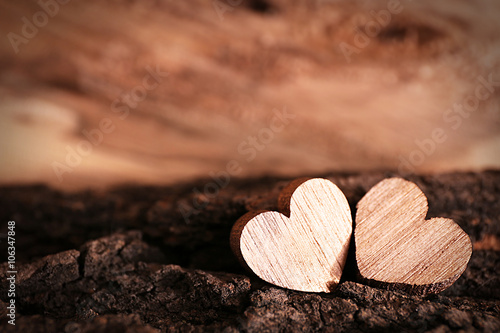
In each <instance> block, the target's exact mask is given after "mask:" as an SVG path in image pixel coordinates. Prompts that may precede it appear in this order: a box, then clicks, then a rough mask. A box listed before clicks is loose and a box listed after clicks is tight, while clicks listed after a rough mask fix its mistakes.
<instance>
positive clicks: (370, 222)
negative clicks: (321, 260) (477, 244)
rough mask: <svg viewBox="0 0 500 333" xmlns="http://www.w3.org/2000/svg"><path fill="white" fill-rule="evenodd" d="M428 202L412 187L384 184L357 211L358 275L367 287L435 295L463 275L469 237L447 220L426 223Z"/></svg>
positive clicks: (401, 183) (406, 183)
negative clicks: (382, 287)
mask: <svg viewBox="0 0 500 333" xmlns="http://www.w3.org/2000/svg"><path fill="white" fill-rule="evenodd" d="M427 209H428V208H427V198H426V197H425V195H424V193H423V192H422V191H421V190H420V189H419V188H418V186H417V185H415V184H414V183H412V182H409V181H406V180H403V179H400V178H390V179H385V180H383V181H381V182H380V183H378V184H377V185H375V186H374V187H373V188H372V189H371V190H370V191H368V193H367V194H366V195H365V196H364V197H363V198H362V199H361V201H359V203H358V205H357V213H356V221H355V232H354V239H355V244H356V261H357V265H358V270H359V274H360V275H361V277H362V278H363V279H365V280H367V281H368V282H373V283H374V284H378V285H383V286H385V287H389V288H391V289H405V290H406V291H410V292H411V291H414V292H415V293H420V294H427V293H435V292H439V291H441V290H443V289H445V288H447V287H448V286H450V285H451V284H452V283H453V282H455V280H456V279H458V277H459V276H460V275H461V274H462V273H463V272H464V270H465V268H466V267H467V263H468V261H469V258H470V256H471V254H472V244H471V241H470V239H469V236H468V235H467V234H466V233H465V232H464V231H463V230H462V229H461V228H460V227H459V226H458V225H457V224H456V223H455V222H454V221H453V220H451V219H446V218H432V219H429V220H426V219H425V217H426V214H427Z"/></svg>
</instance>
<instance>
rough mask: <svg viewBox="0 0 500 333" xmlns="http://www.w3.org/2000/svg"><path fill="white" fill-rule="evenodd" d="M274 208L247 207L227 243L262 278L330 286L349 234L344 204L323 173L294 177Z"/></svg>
mask: <svg viewBox="0 0 500 333" xmlns="http://www.w3.org/2000/svg"><path fill="white" fill-rule="evenodd" d="M279 210H280V212H276V211H259V212H250V213H248V214H246V215H244V216H243V217H241V218H240V219H239V220H238V221H237V222H236V224H235V225H234V227H233V230H232V231H231V246H232V248H233V251H234V252H235V254H236V255H237V256H238V257H239V259H240V261H242V262H244V264H245V265H247V266H248V267H249V268H250V269H251V270H252V271H253V272H254V273H255V274H256V275H257V276H259V277H260V278H261V279H263V280H265V281H267V282H269V283H272V284H275V285H277V286H280V287H284V288H288V289H293V290H299V291H309V292H330V291H332V290H333V289H334V288H335V287H336V286H337V285H338V283H339V281H340V277H341V275H342V271H343V268H344V265H345V262H346V259H347V253H348V249H349V242H350V238H351V234H352V218H351V211H350V208H349V204H348V202H347V199H346V197H345V196H344V194H343V193H342V191H341V190H340V189H339V188H338V187H337V186H336V185H335V184H333V183H332V182H330V181H329V180H326V179H320V178H315V179H309V180H304V179H301V180H297V181H294V182H292V183H290V185H289V186H287V187H286V188H285V189H284V190H283V191H282V193H281V195H280V198H279Z"/></svg>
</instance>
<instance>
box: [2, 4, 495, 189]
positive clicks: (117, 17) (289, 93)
mask: <svg viewBox="0 0 500 333" xmlns="http://www.w3.org/2000/svg"><path fill="white" fill-rule="evenodd" d="M216 3H217V4H218V5H219V6H220V7H218V8H219V10H217V9H215V7H214V2H212V1H167V0H165V1H162V0H150V1H120V0H114V1H111V0H110V1H76V0H75V1H69V2H68V3H67V4H60V5H58V7H59V8H57V9H54V8H52V10H54V13H53V14H54V15H53V17H48V19H47V22H41V23H46V24H40V27H39V28H38V31H37V33H36V34H35V36H31V37H30V38H26V40H24V42H23V43H21V44H19V45H17V48H18V52H17V53H16V52H15V50H14V49H15V48H14V47H13V45H12V43H11V42H10V41H9V38H8V36H9V33H15V34H17V35H18V36H21V35H22V29H23V25H24V24H25V22H24V21H23V17H25V18H26V19H27V20H28V21H29V22H31V23H33V16H34V15H35V16H36V15H37V13H39V12H40V11H41V10H42V7H41V6H40V5H39V4H37V2H36V1H17V2H13V1H7V0H2V1H0V30H1V32H2V35H3V38H1V39H0V110H1V111H0V151H1V166H0V182H1V183H2V184H12V183H32V182H43V183H48V184H51V185H53V186H56V187H59V188H64V189H79V188H82V187H94V188H97V187H102V186H107V185H112V184H118V183H122V182H128V183H139V184H171V183H176V182H182V181H189V180H192V179H196V178H207V177H210V173H211V172H220V171H223V170H225V169H226V164H227V163H228V161H231V160H236V161H238V162H239V163H240V164H239V165H240V167H241V172H240V173H239V174H238V176H239V177H246V176H258V175H278V176H293V175H296V174H301V175H304V174H312V173H322V172H326V171H348V172H355V171H366V170H376V169H377V170H378V169H380V170H397V169H398V168H400V169H401V160H400V158H401V157H403V158H405V159H409V158H410V157H411V154H412V153H413V154H414V156H417V155H415V154H421V155H422V154H424V153H423V152H422V153H415V151H416V150H418V149H419V147H418V146H417V144H416V142H415V140H420V141H422V140H426V139H428V138H430V137H431V136H432V132H433V131H434V130H435V129H436V128H441V129H442V130H443V133H444V135H446V138H447V139H446V140H445V141H444V142H443V143H439V144H436V146H435V149H434V151H433V152H432V153H429V154H428V156H427V155H425V159H424V160H423V161H421V163H418V164H419V165H416V166H415V172H434V171H448V170H471V169H484V168H498V167H499V166H500V154H499V152H500V141H499V140H500V131H499V129H500V128H499V120H500V112H499V104H500V103H499V102H500V93H499V91H500V89H499V88H496V90H495V92H494V94H492V96H490V97H489V98H488V99H487V100H485V101H482V102H481V103H480V104H479V107H478V109H477V110H476V111H475V112H473V113H471V114H470V115H469V116H468V117H467V118H463V117H461V118H460V119H461V123H460V124H459V125H458V123H455V124H456V125H457V126H456V127H457V128H456V129H453V128H452V127H451V125H453V124H454V123H451V122H446V121H445V120H444V118H443V117H444V115H445V113H446V112H447V110H448V109H449V108H451V107H452V106H453V104H454V103H463V102H464V100H466V97H467V96H469V95H471V94H473V93H474V91H475V89H476V87H477V86H478V80H477V77H478V76H483V77H484V78H488V75H490V74H491V75H493V78H494V80H496V81H500V73H499V66H498V64H499V62H498V59H499V55H500V48H499V35H498V31H499V28H500V20H499V19H498V18H499V17H500V16H499V15H500V3H499V2H498V1H493V0H491V1H486V0H484V1H475V2H473V3H472V2H468V1H465V0H460V1H451V0H446V1H439V2H433V1H419V2H416V1H413V2H410V1H401V3H400V6H401V7H402V11H401V13H398V14H393V15H391V18H390V20H389V22H388V24H387V25H385V26H384V27H383V29H382V30H381V31H380V32H379V33H377V34H375V35H374V36H373V37H371V38H369V42H368V45H367V46H366V47H363V48H360V49H359V52H358V53H354V54H352V56H351V58H350V61H347V58H346V57H345V56H344V54H343V52H342V51H341V49H340V45H342V44H341V43H348V44H350V45H355V44H354V41H355V39H356V38H357V35H358V34H359V32H360V31H364V30H365V29H366V27H368V26H367V25H366V23H367V22H369V21H371V20H374V16H373V15H372V14H371V11H373V10H374V11H379V10H387V8H388V2H387V1H376V2H368V1H366V2H364V1H326V0H325V1H309V2H297V1H293V2H291V1H284V0H273V1H269V2H267V1H265V2H264V1H262V0H261V1H244V2H242V3H241V4H239V5H236V6H230V5H228V4H227V3H226V2H223V1H222V0H221V2H216ZM233 3H235V2H233ZM221 4H225V5H221ZM221 6H225V7H221ZM222 11H223V13H222ZM40 17H42V16H40V15H39V19H40ZM42 19H43V17H42ZM10 36H12V34H11V35H10ZM358 38H359V36H358ZM344 45H345V44H344ZM148 68H158V69H159V70H160V71H162V72H168V74H169V75H168V77H165V78H164V79H163V80H162V82H161V83H160V84H159V85H158V87H156V88H155V89H152V90H150V91H147V95H146V96H145V97H144V99H143V100H141V101H139V102H138V103H137V105H134V106H133V107H129V108H128V114H127V116H126V117H121V118H120V117H119V116H120V115H121V113H119V112H114V111H117V109H116V108H113V105H114V106H115V107H116V106H117V105H120V106H123V105H124V104H123V102H122V101H121V98H122V97H123V96H124V94H128V93H130V92H131V91H133V90H134V89H140V87H141V85H142V84H143V79H144V78H145V77H146V76H147V75H148ZM137 87H139V88H137ZM113 103H115V104H113ZM284 109H286V110H287V111H288V112H289V113H291V114H293V115H294V116H295V118H294V119H293V120H291V121H290V123H289V124H288V125H286V126H285V128H284V130H283V131H281V132H279V133H273V138H272V140H271V139H269V140H267V141H266V144H264V145H263V147H262V146H259V149H261V150H259V151H257V150H255V152H256V154H255V156H253V155H251V154H250V153H247V154H245V153H243V154H242V153H241V150H240V151H239V150H238V147H240V145H250V141H249V136H257V137H259V134H261V133H263V132H262V131H263V128H266V127H269V125H270V122H271V120H272V118H273V114H274V113H273V110H284ZM105 118H109V119H110V120H111V121H112V122H113V126H114V129H113V130H112V131H111V132H110V133H106V134H104V135H103V137H102V142H100V143H99V144H98V145H94V146H93V148H92V152H91V153H90V154H88V155H87V156H83V157H82V158H81V161H77V162H75V163H74V165H73V166H68V164H67V162H66V161H65V159H66V157H67V154H68V153H67V152H68V150H67V149H70V150H71V149H77V147H78V145H79V143H81V142H82V140H85V136H84V135H83V134H82V133H83V131H84V130H86V131H91V130H93V129H96V128H98V127H99V123H100V122H101V121H102V119H105ZM122 118H123V119H122ZM456 121H457V122H458V120H456ZM260 144H261V145H262V142H260ZM245 147H247V148H248V147H249V146H245ZM422 156H423V155H422ZM250 157H254V158H250ZM249 160H250V161H249ZM55 162H56V163H61V164H64V165H66V166H67V167H68V168H70V169H71V172H65V173H63V174H62V181H61V179H58V177H57V175H56V173H55V172H54V163H55ZM58 165H60V164H58Z"/></svg>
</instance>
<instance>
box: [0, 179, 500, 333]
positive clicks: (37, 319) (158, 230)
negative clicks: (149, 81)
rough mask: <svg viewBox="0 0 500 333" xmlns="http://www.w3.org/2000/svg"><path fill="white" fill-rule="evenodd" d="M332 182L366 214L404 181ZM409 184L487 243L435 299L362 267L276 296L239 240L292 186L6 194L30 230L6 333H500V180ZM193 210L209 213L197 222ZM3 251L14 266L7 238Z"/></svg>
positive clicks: (253, 182) (0, 271) (6, 190)
mask: <svg viewBox="0 0 500 333" xmlns="http://www.w3.org/2000/svg"><path fill="white" fill-rule="evenodd" d="M326 176H327V177H328V178H329V179H331V180H332V181H334V182H335V183H337V184H338V185H339V187H340V188H341V189H342V190H343V191H344V193H345V194H346V196H347V198H348V200H349V202H350V204H351V205H352V208H353V213H355V211H354V207H355V204H356V202H357V201H358V200H359V199H360V198H361V197H362V196H363V195H364V193H366V191H367V190H368V189H369V188H370V187H371V186H372V185H374V184H375V183H376V182H378V181H379V180H381V179H383V178H384V177H387V176H391V174H383V173H372V174H364V175H326ZM408 179H410V180H412V181H415V182H416V183H417V184H418V185H419V186H420V187H421V188H422V190H423V191H424V192H425V194H426V195H427V197H428V199H429V205H430V210H429V214H428V216H429V217H434V216H442V217H449V218H453V219H455V221H456V222H457V223H458V224H459V225H460V226H461V227H462V228H463V229H464V230H465V231H466V232H467V233H468V234H469V235H470V237H471V239H472V241H473V244H474V252H473V255H472V258H471V261H470V263H469V266H468V268H467V270H466V271H465V273H464V274H463V276H462V277H461V278H460V279H459V280H458V281H457V282H456V283H455V284H454V285H453V286H452V287H450V288H449V289H447V290H446V291H444V292H443V293H441V294H439V295H432V296H428V297H426V298H421V297H414V296H408V295H404V294H399V293H395V292H390V291H386V290H381V289H375V288H371V287H368V286H365V285H362V284H359V283H356V282H355V281H354V280H355V274H354V271H353V269H352V266H353V265H352V256H351V259H350V260H351V261H350V262H349V263H348V267H350V268H348V269H347V270H346V271H345V274H344V277H343V280H344V282H342V283H341V284H340V285H339V287H338V288H337V290H336V291H335V292H334V293H332V294H313V293H301V292H294V291H289V290H284V289H281V288H276V287H273V286H271V285H269V284H267V283H264V282H262V281H261V280H259V279H258V278H256V277H255V276H253V275H252V274H250V273H248V272H246V271H244V270H243V269H242V268H241V267H240V265H239V264H238V263H237V261H236V259H235V258H234V256H233V255H232V253H231V252H230V249H229V239H228V238H229V237H228V236H229V230H230V228H231V226H232V224H233V223H234V221H235V220H236V219H237V218H238V217H239V216H241V215H242V214H244V213H245V212H246V211H248V210H249V209H255V208H264V209H267V208H270V209H272V208H275V206H276V199H277V194H278V193H279V190H280V188H282V187H283V186H284V185H285V184H286V183H287V182H288V180H286V179H275V178H266V179H263V178H259V179H246V180H231V182H230V184H229V185H228V186H226V187H225V188H224V189H223V190H221V191H220V192H219V193H218V195H217V196H214V197H213V198H207V197H205V196H203V195H196V194H194V191H193V189H200V191H201V192H203V187H204V185H206V184H209V183H210V182H211V180H198V181H196V182H193V183H189V184H183V185H176V186H171V187H122V188H118V189H114V190H111V191H108V192H78V193H73V194H67V193H62V192H58V191H55V190H52V189H50V188H47V187H44V186H26V187H3V188H1V189H0V203H1V207H2V209H1V211H0V219H1V221H3V222H2V229H1V230H0V232H2V233H5V232H6V230H7V229H6V222H7V221H9V220H15V221H16V241H17V243H16V247H17V267H18V276H17V278H18V281H17V293H18V295H17V305H18V307H17V311H18V313H17V320H16V326H15V328H14V327H13V326H11V325H8V324H7V322H6V320H5V318H6V316H5V315H6V313H5V309H6V303H5V302H6V301H7V300H8V299H7V296H6V288H7V285H6V283H5V281H6V280H5V278H6V277H5V274H6V270H7V267H6V264H5V263H4V264H1V265H0V280H1V281H2V282H1V283H0V300H1V301H0V315H1V318H2V321H1V322H0V327H1V328H0V330H1V331H2V332H4V331H5V332H11V331H16V332H125V331H127V332H157V331H163V332H168V331H184V332H206V331H224V332H236V331H249V332H266V331H269V332H271V331H272V332H274V331H287V332H289V331H292V332H307V331H318V330H321V331H334V332H342V331H360V332H366V331H407V332H421V331H433V332H449V331H485V332H498V331H500V290H499V289H498V286H499V285H500V278H499V276H498V271H499V269H500V244H499V238H500V223H499V220H498V219H499V216H500V205H499V203H498V198H499V194H500V172H497V171H491V172H483V173H455V174H441V175H434V176H409V177H408ZM193 200H197V201H196V202H197V203H199V204H198V205H199V206H200V207H199V209H198V210H197V211H194V210H193V211H192V212H191V213H192V214H191V215H190V216H189V217H187V215H188V213H186V211H188V208H187V207H189V206H192V205H193ZM205 200H206V201H205ZM200 203H203V204H200ZM185 216H186V217H187V218H186V219H185V218H184V217H185ZM0 246H1V247H0V250H1V255H2V257H0V260H1V261H2V262H3V261H5V260H6V256H5V254H6V245H5V241H4V239H2V242H1V243H0ZM351 255H352V254H351Z"/></svg>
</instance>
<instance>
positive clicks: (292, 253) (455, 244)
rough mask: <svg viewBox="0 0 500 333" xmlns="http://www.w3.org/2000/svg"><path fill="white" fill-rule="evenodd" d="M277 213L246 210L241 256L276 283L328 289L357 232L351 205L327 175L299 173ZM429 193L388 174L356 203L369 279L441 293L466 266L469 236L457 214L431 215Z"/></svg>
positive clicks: (364, 275) (234, 243) (238, 234)
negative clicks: (305, 176) (449, 216)
mask: <svg viewBox="0 0 500 333" xmlns="http://www.w3.org/2000/svg"><path fill="white" fill-rule="evenodd" d="M278 203H279V212H275V211H257V212H250V213H247V214H245V215H244V216H242V217H241V218H240V219H239V220H238V221H237V222H236V224H235V225H234V226H233V230H232V231H231V247H232V249H233V252H234V253H235V254H236V256H237V257H238V258H239V259H240V261H241V262H242V263H243V264H244V265H245V266H248V268H250V269H251V270H252V271H253V272H254V273H255V274H256V275H257V276H259V277H260V278H261V279H263V280H265V281H267V282H269V283H272V284H274V285H277V286H280V287H284V288H288V289H293V290H299V291H308V292H330V291H332V290H333V289H334V288H335V287H336V286H337V285H338V283H339V281H340V278H341V276H342V272H343V270H344V266H345V264H346V260H347V254H348V250H349V244H350V241H351V236H352V228H353V224H352V217H351V211H350V208H349V203H348V201H347V199H346V197H345V196H344V194H343V193H342V191H341V190H340V189H339V188H338V187H337V186H336V185H335V184H334V183H332V182H330V181H329V180H327V179H320V178H314V179H309V180H304V179H298V180H296V181H293V182H292V183H290V185H288V186H287V187H286V188H285V189H284V190H283V191H282V193H281V195H280V197H279V200H278ZM427 210H428V207H427V198H426V197H425V195H424V193H423V192H422V191H421V190H420V189H419V188H418V187H417V185H415V184H414V183H411V182H409V181H406V180H403V179H401V178H389V179H385V180H383V181H381V182H380V183H378V184H376V185H375V186H374V187H373V188H371V189H370V191H368V193H366V195H365V196H364V197H363V198H362V199H361V200H360V201H359V202H358V204H357V212H356V219H355V225H354V229H355V230H354V243H355V253H356V266H357V272H358V276H359V278H360V280H361V281H362V282H364V283H367V284H369V285H373V286H376V287H382V288H387V289H391V290H405V291H407V292H409V293H411V294H420V295H425V294H428V293H438V292H440V291H442V290H444V289H446V288H447V287H449V286H450V285H451V284H453V282H455V281H456V280H457V279H458V277H459V276H460V275H461V274H462V273H463V272H464V270H465V268H466V267H467V263H468V261H469V259H470V256H471V254H472V244H471V241H470V239H469V236H468V235H467V234H466V233H465V232H464V231H463V230H462V229H461V228H460V227H459V226H458V225H457V224H456V223H455V222H454V221H453V220H451V219H445V218H432V219H429V220H426V219H425V216H426V214H427Z"/></svg>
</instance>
